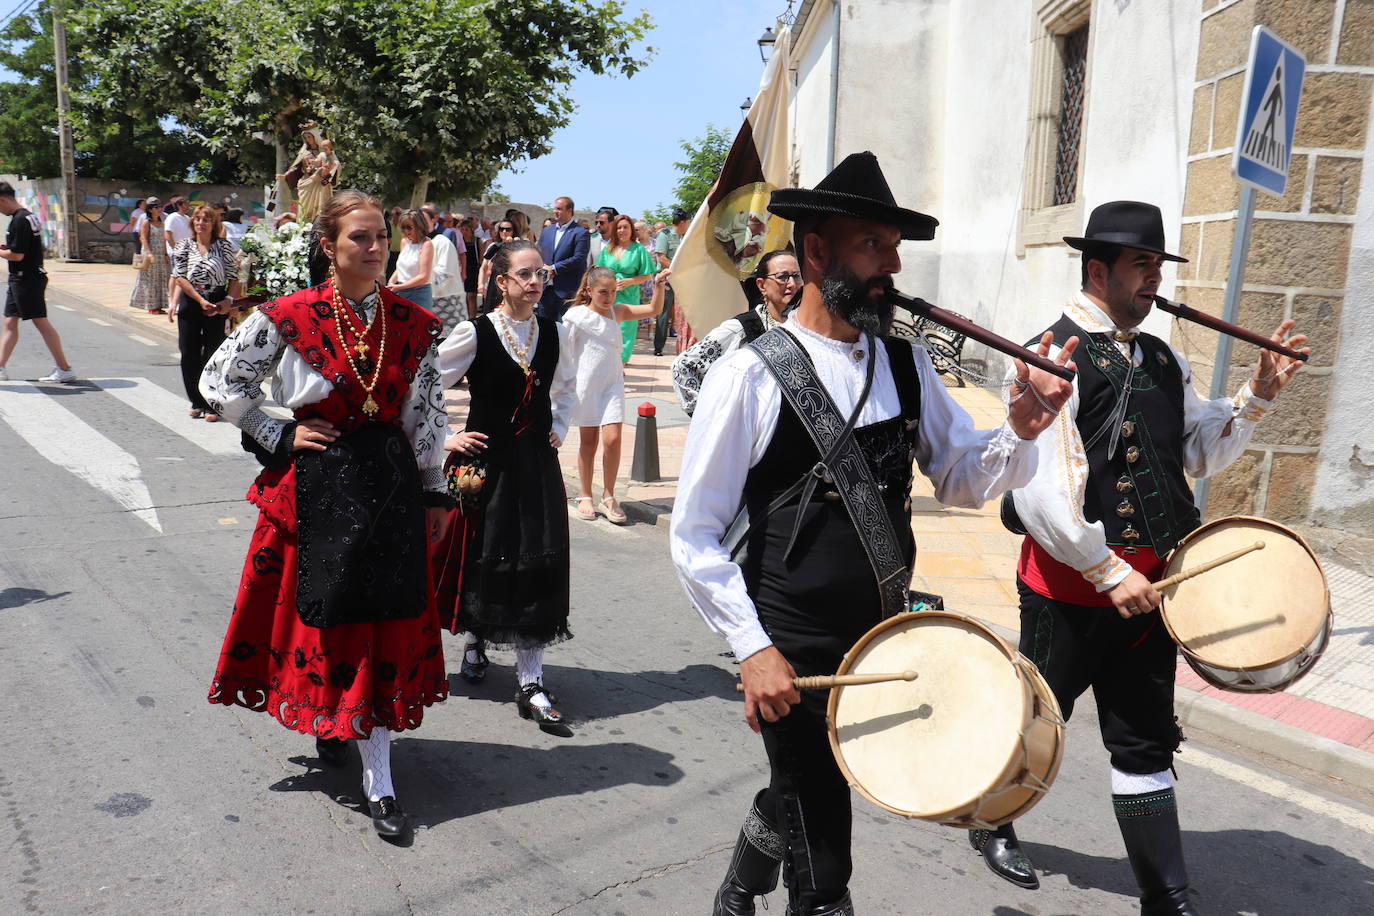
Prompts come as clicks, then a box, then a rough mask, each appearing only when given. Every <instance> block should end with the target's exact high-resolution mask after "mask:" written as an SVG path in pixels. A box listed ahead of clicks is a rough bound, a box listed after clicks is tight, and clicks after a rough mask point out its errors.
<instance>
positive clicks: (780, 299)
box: [673, 250, 802, 416]
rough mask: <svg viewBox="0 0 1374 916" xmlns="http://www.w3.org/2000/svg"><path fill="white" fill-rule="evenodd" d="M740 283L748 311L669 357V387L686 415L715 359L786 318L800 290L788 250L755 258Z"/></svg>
mask: <svg viewBox="0 0 1374 916" xmlns="http://www.w3.org/2000/svg"><path fill="white" fill-rule="evenodd" d="M740 285H741V286H743V287H744V297H745V298H746V299H748V300H749V309H748V311H744V312H741V313H740V314H738V315H736V316H735V317H734V318H729V319H726V320H725V321H722V322H721V323H720V324H719V325H717V326H716V328H715V329H714V330H712V331H711V333H709V334H707V335H706V336H705V337H703V338H702V339H701V340H699V341H697V342H696V343H694V344H692V346H690V347H689V348H687V349H686V350H683V351H682V352H681V353H679V354H678V355H677V358H676V359H674V360H673V387H674V388H675V389H677V399H678V402H679V403H680V404H682V409H683V410H685V411H686V412H687V414H688V416H690V415H691V414H692V412H693V411H695V410H696V407H697V394H698V393H699V392H700V391H701V383H702V380H703V379H705V378H706V371H707V370H708V369H710V368H711V366H712V365H714V364H715V362H716V360H718V359H720V358H721V357H722V356H724V355H726V354H727V353H731V352H733V351H735V350H737V349H739V348H740V347H742V346H744V345H745V344H748V343H750V342H752V341H754V340H755V339H757V338H759V337H761V336H762V335H763V333H764V332H765V331H768V330H771V329H772V328H773V327H774V326H775V325H779V324H782V323H783V322H784V321H786V320H787V312H788V311H789V310H790V309H791V307H792V304H793V301H794V300H795V299H796V298H797V295H798V294H799V293H800V292H801V288H802V277H801V267H800V265H798V263H797V257H796V255H794V254H793V253H792V252H790V251H784V250H778V251H770V252H768V253H767V254H765V255H764V256H763V257H761V258H759V263H758V265H757V266H756V267H755V268H754V272H753V273H752V274H750V275H749V276H748V277H747V278H745V279H744V280H743V281H742V282H741V283H740Z"/></svg>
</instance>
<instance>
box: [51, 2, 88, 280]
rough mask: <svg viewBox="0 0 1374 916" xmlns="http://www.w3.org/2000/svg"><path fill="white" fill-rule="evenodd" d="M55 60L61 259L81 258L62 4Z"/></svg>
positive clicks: (55, 24)
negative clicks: (60, 207) (59, 161)
mask: <svg viewBox="0 0 1374 916" xmlns="http://www.w3.org/2000/svg"><path fill="white" fill-rule="evenodd" d="M52 46H53V57H54V58H55V59H56V61H55V62H56V65H57V145H58V154H59V155H60V156H61V158H62V236H61V239H60V245H59V247H58V257H61V258H65V259H67V260H78V259H79V258H80V257H81V241H80V239H79V238H78V235H77V234H78V232H79V231H80V224H79V220H78V219H77V210H76V159H75V151H74V150H73V148H72V102H71V98H70V97H69V96H68V95H67V30H66V28H65V27H64V26H63V25H62V9H61V4H53V11H52Z"/></svg>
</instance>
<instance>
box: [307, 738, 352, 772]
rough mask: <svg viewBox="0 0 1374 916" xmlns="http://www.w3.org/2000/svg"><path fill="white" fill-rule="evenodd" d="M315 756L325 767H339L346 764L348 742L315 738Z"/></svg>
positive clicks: (337, 739) (339, 739)
mask: <svg viewBox="0 0 1374 916" xmlns="http://www.w3.org/2000/svg"><path fill="white" fill-rule="evenodd" d="M315 756H316V757H318V758H320V763H323V764H324V765H325V766H331V767H341V766H343V765H344V764H345V763H347V762H348V741H347V740H345V739H343V738H316V739H315Z"/></svg>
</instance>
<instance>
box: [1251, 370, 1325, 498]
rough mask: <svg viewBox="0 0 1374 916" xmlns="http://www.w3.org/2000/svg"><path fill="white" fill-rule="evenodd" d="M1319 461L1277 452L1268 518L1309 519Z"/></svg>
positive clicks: (1314, 458)
mask: <svg viewBox="0 0 1374 916" xmlns="http://www.w3.org/2000/svg"><path fill="white" fill-rule="evenodd" d="M1284 396H1285V397H1286V396H1287V395H1286V394H1285V395H1284ZM1266 422H1267V421H1266ZM1317 464H1318V460H1317V456H1316V455H1292V454H1287V453H1285V452H1275V453H1274V464H1273V467H1272V468H1271V469H1270V471H1269V496H1268V499H1267V500H1266V501H1265V506H1264V516H1265V518H1271V519H1273V520H1274V521H1276V522H1298V521H1304V520H1306V518H1307V515H1308V512H1310V511H1311V508H1312V485H1313V483H1314V482H1315V481H1316V479H1317Z"/></svg>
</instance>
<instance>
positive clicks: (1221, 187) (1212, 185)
mask: <svg viewBox="0 0 1374 916" xmlns="http://www.w3.org/2000/svg"><path fill="white" fill-rule="evenodd" d="M1239 189H1240V185H1238V184H1236V180H1235V179H1234V178H1232V177H1231V157H1230V156H1213V157H1211V158H1210V159H1198V160H1195V161H1193V162H1190V163H1188V187H1187V190H1186V191H1184V193H1183V215H1184V216H1205V215H1206V214H1209V213H1225V212H1227V211H1229V210H1234V209H1236V206H1237V205H1238V203H1239V201H1240V190H1239Z"/></svg>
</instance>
